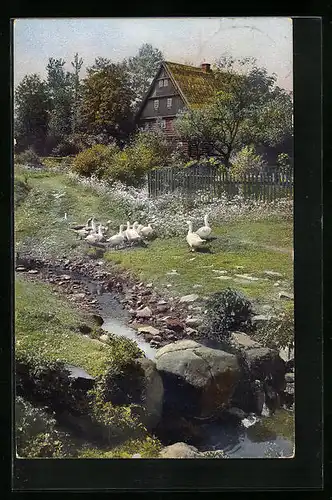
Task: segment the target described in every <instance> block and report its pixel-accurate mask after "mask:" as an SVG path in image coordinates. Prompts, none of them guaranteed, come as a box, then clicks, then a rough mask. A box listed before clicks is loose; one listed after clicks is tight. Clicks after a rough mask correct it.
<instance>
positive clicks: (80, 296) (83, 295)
mask: <svg viewBox="0 0 332 500" xmlns="http://www.w3.org/2000/svg"><path fill="white" fill-rule="evenodd" d="M74 297H75V299H77V300H82V299H85V293H75V294H74Z"/></svg>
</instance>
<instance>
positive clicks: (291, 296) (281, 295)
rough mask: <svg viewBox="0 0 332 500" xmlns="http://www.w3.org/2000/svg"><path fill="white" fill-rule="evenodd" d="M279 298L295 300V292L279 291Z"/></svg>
mask: <svg viewBox="0 0 332 500" xmlns="http://www.w3.org/2000/svg"><path fill="white" fill-rule="evenodd" d="M279 299H288V300H294V294H293V293H288V292H279Z"/></svg>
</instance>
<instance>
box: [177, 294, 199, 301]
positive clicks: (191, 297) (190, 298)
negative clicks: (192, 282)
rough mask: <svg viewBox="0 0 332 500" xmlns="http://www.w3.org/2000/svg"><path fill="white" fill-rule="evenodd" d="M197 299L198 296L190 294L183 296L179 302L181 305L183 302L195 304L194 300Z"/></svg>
mask: <svg viewBox="0 0 332 500" xmlns="http://www.w3.org/2000/svg"><path fill="white" fill-rule="evenodd" d="M198 298H199V296H198V295H197V294H195V293H192V294H190V295H183V296H182V297H181V298H180V302H181V303H183V302H195V300H197V299H198Z"/></svg>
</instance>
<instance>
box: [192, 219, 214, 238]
mask: <svg viewBox="0 0 332 500" xmlns="http://www.w3.org/2000/svg"><path fill="white" fill-rule="evenodd" d="M211 231H212V229H211V227H210V226H209V223H208V214H206V215H204V226H202V227H200V228H199V229H197V231H195V232H196V234H198V236H199V237H200V238H203V239H204V238H208V236H210V234H211Z"/></svg>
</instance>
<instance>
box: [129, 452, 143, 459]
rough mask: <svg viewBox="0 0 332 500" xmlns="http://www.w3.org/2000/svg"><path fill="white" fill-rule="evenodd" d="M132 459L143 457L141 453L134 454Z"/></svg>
mask: <svg viewBox="0 0 332 500" xmlns="http://www.w3.org/2000/svg"><path fill="white" fill-rule="evenodd" d="M131 458H142V455H141V454H140V453H134V454H133V455H132V456H131Z"/></svg>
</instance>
